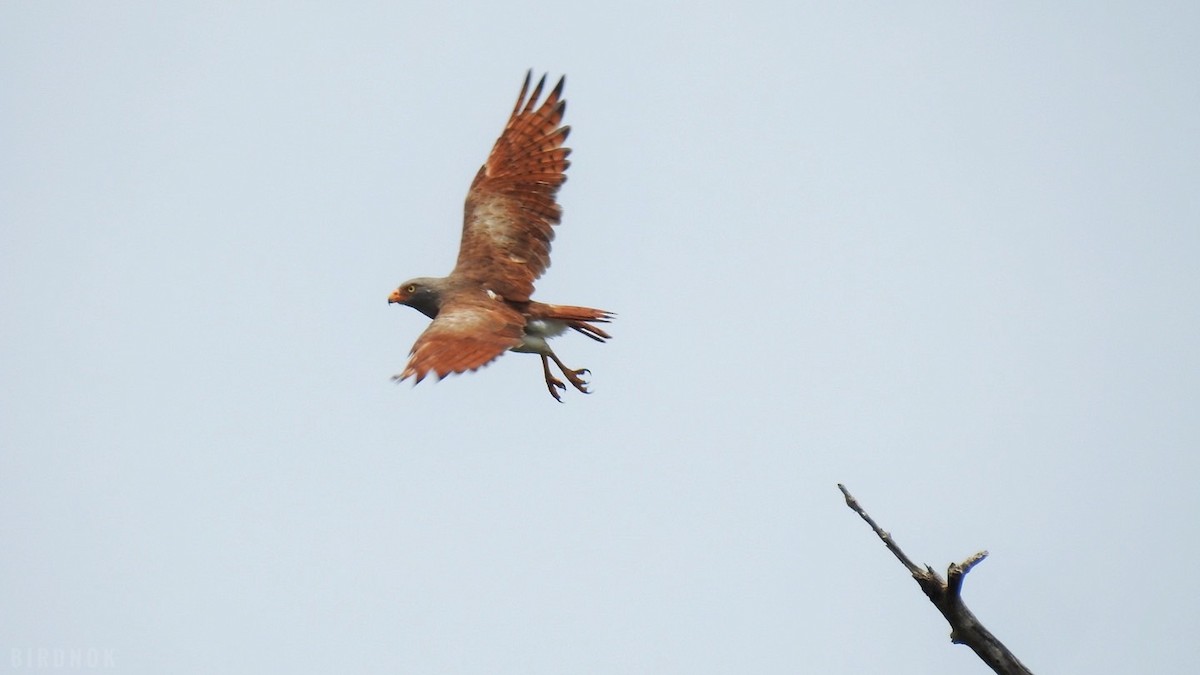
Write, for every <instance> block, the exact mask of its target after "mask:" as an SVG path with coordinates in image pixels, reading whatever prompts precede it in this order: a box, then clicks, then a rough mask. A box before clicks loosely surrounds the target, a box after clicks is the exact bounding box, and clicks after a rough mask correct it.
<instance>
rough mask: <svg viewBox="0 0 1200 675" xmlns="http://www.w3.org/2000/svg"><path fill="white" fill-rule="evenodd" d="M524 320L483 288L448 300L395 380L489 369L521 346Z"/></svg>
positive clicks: (422, 335) (415, 344)
mask: <svg viewBox="0 0 1200 675" xmlns="http://www.w3.org/2000/svg"><path fill="white" fill-rule="evenodd" d="M524 330H525V318H524V317H523V316H521V313H520V312H518V311H517V310H515V309H513V308H512V307H509V306H508V304H507V303H505V302H504V301H502V300H500V299H499V298H493V297H491V296H489V295H487V293H486V292H485V291H483V290H482V289H480V291H479V292H478V293H458V294H456V295H455V297H454V298H452V299H449V300H447V301H446V302H445V303H444V304H443V305H442V308H441V311H439V312H438V315H437V318H436V319H434V320H433V322H432V323H430V324H429V327H428V328H426V329H425V332H424V333H421V336H420V337H418V338H417V341H416V342H415V343H414V344H413V348H412V351H411V352H410V355H409V359H408V365H407V366H405V368H404V372H402V373H400V375H398V376H397V378H396V379H399V380H405V379H408V378H409V377H415V378H416V381H417V382H420V381H421V380H423V379H425V376H426V375H429V374H430V373H433V374H435V375H437V377H438V379H441V378H443V377H446V376H447V375H449V374H450V373H463V372H466V371H468V370H475V369H476V368H480V367H482V366H486V365H487V364H489V363H491V362H492V361H494V360H495V359H496V357H498V356H500V355H501V354H503V353H504V352H505V351H507V350H508V349H509V348H511V347H515V346H517V345H518V344H520V343H521V335H522V334H523V333H524Z"/></svg>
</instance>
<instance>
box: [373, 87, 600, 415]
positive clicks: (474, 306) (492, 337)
mask: <svg viewBox="0 0 1200 675" xmlns="http://www.w3.org/2000/svg"><path fill="white" fill-rule="evenodd" d="M532 74H533V73H532V71H530V72H529V73H527V74H526V75H525V83H524V85H522V87H521V94H520V96H518V97H517V103H516V105H515V106H514V107H513V111H512V115H511V116H510V117H509V119H508V124H506V125H505V127H504V131H503V132H502V133H501V134H500V138H499V139H497V141H496V144H495V146H493V148H492V152H491V154H490V155H488V159H487V162H486V163H485V164H484V165H483V166H482V167H481V168H480V169H479V173H477V174H476V175H475V180H474V181H472V182H471V188H470V190H469V191H468V192H467V201H466V206H465V209H464V214H463V231H462V240H461V241H460V243H459V250H458V261H457V263H456V264H455V266H454V269H453V271H451V272H450V275H449V276H446V277H419V278H416V279H411V280H409V281H406V282H404V283H403V284H401V285H400V287H399V288H397V289H396V290H395V291H393V292H392V294H391V296H390V297H389V298H388V302H389V303H393V302H394V303H400V304H404V305H409V306H410V307H413V308H415V309H417V310H419V311H420V312H421V313H423V314H425V315H426V316H428V317H429V318H431V319H433V321H432V322H431V323H430V324H429V327H428V328H426V329H425V332H423V333H422V334H421V335H420V337H418V338H417V341H416V343H415V344H414V345H413V348H412V351H411V353H410V357H409V360H408V365H407V366H406V367H405V368H404V371H403V372H401V373H400V374H399V375H396V376H394V379H396V380H397V381H401V380H405V379H407V378H409V377H412V378H414V380H415V381H416V382H420V381H421V380H423V379H424V378H425V377H426V376H428V375H429V374H431V373H432V374H434V375H436V376H437V377H438V378H442V377H445V376H447V375H449V374H451V373H462V372H466V371H470V370H475V369H477V368H480V367H482V366H484V365H487V364H488V363H490V362H492V361H493V360H495V359H496V358H497V357H499V356H500V355H501V354H503V353H504V352H505V351H508V350H512V351H517V352H528V353H534V354H538V355H539V356H540V357H541V359H542V371H543V375H544V376H545V380H546V388H547V389H549V391H550V394H551V395H553V396H554V398H556V399H558V400H559V401H561V400H562V397H561V395H560V392H561V391H565V390H566V386H565V385H564V384H563V383H562V381H560V380H559V379H558V378H557V377H555V376H554V375H553V373H552V372H551V371H550V363H549V362H550V361H553V362H554V364H555V365H556V366H557V367H558V369H559V370H560V371H562V374H563V376H564V377H566V379H567V381H568V382H570V383H571V385H572V386H573V387H575V388H576V389H578V390H579V391H581V392H583V393H585V394H586V393H589V392H588V389H587V383H586V382H585V381H584V379H583V376H584V375H585V374H588V371H587V369H585V368H584V369H578V370H572V369H570V368H568V367H567V366H566V365H564V364H563V362H562V361H561V360H559V358H558V356H557V355H555V353H554V351H553V350H551V349H550V346H549V344H548V342H547V340H548V339H550V338H552V337H555V336H557V335H558V334H560V333H562V332H563V331H565V330H566V329H568V328H571V329H573V330H575V331H577V332H579V333H582V334H583V335H586V336H588V337H590V338H592V339H593V340H596V341H597V342H604V341H605V340H607V339H609V337H610V336H609V335H608V333H606V332H604V330H602V329H601V328H599V327H598V326H596V325H594V324H595V323H607V322H608V321H610V320H611V319H612V316H613V315H612V313H610V312H607V311H604V310H600V309H592V308H590V307H575V306H568V305H550V304H546V303H541V302H537V301H534V300H532V299H531V296H532V295H533V286H534V281H536V280H537V279H538V278H539V277H540V276H541V275H542V273H544V272H545V271H546V268H548V267H549V266H550V242H551V240H553V239H554V229H553V228H554V226H555V225H558V224H559V222H560V221H561V220H562V208H561V207H559V205H558V203H557V202H556V201H555V195H556V194H557V193H558V189H559V188H560V187H561V186H562V184H563V183H564V182H566V180H567V176H566V173H565V172H566V170H567V167H568V166H570V162H569V161H568V160H567V156H568V155H570V154H571V150H570V149H569V148H564V147H563V142H565V141H566V139H567V135H568V134H569V133H570V131H571V128H570V127H568V126H559V125H560V124H561V123H562V119H563V114H564V112H565V111H566V107H567V103H566V101H565V100H563V98H562V90H563V85H564V83H565V81H566V78H565V77H564V78H562V79H560V80H559V81H558V84H557V85H556V86H555V87H554V89H553V90H551V91H550V93H549V95H547V96H546V99H545V100H544V101H542V103H541V104H540V105H539V104H538V99H539V98H541V95H542V90H543V88H544V86H545V83H546V78H545V76H542V78H541V80H539V81H538V83H537V86H535V87H534V89H533V92H532V93H530V91H529V85H530V83H531V79H532ZM527 95H528V96H527Z"/></svg>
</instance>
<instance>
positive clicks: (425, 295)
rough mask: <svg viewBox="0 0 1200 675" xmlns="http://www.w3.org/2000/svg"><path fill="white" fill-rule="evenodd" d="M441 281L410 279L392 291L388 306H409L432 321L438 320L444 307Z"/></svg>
mask: <svg viewBox="0 0 1200 675" xmlns="http://www.w3.org/2000/svg"><path fill="white" fill-rule="evenodd" d="M441 281H442V280H441V279H430V278H427V277H421V278H419V279H409V280H408V281H406V282H404V283H402V284H400V286H399V287H398V288H396V290H394V291H392V294H391V295H389V296H388V304H391V303H393V302H396V303H399V304H401V305H408V306H409V307H412V308H413V309H415V310H417V311H418V312H420V313H422V314H424V315H425V316H427V317H429V318H431V319H433V318H436V317H437V315H438V310H440V309H441V307H442V294H441V285H442V284H441Z"/></svg>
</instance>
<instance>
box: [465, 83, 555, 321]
mask: <svg viewBox="0 0 1200 675" xmlns="http://www.w3.org/2000/svg"><path fill="white" fill-rule="evenodd" d="M531 75H532V71H530V73H527V74H526V75H525V84H524V85H523V86H522V87H521V95H520V96H518V97H517V103H516V106H514V107H513V112H512V116H511V117H509V119H508V124H507V125H506V126H505V127H504V132H503V133H501V134H500V138H499V139H498V140H497V141H496V145H495V147H493V148H492V153H491V155H489V156H488V159H487V163H486V164H484V165H483V167H482V168H480V169H479V173H478V174H476V175H475V180H474V182H472V183H471V189H470V191H468V192H467V203H466V209H465V213H464V218H463V234H462V242H461V244H460V245H459V250H458V263H457V264H456V265H455V267H454V271H453V272H452V273H451V276H458V277H461V278H466V279H470V280H472V281H475V282H478V283H479V284H480V285H482V286H483V287H484V288H488V289H491V290H492V291H495V292H496V293H498V294H500V295H501V296H502V297H504V298H505V299H508V300H514V301H518V302H521V301H524V300H528V299H529V296H530V295H531V294H532V293H533V282H534V280H536V279H537V278H538V277H540V276H541V275H542V273H543V272H545V271H546V268H547V267H549V266H550V240H551V239H553V238H554V231H553V229H552V227H553V226H554V225H556V224H558V223H559V221H560V220H561V219H562V209H561V208H560V207H559V205H558V203H557V202H555V201H554V195H555V194H556V193H557V192H558V188H559V187H560V186H561V185H562V184H563V182H565V181H566V180H567V176H566V174H565V173H564V172H565V171H566V170H567V167H568V166H570V162H568V161H567V155H569V154H570V153H571V150H570V149H569V148H564V147H562V144H563V142H564V141H565V140H566V139H567V134H569V133H570V131H571V128H570V127H566V126H559V124H560V123H561V122H562V118H563V113H564V112H565V111H566V107H567V102H566V101H564V100H562V98H561V97H562V89H563V84H564V83H565V81H566V78H565V77H564V78H563V79H560V80H559V81H558V84H557V85H556V86H555V87H554V89H553V91H551V92H550V94H549V95H548V96H547V97H546V100H545V101H543V102H542V104H541V105H540V106H539V105H537V101H538V98H540V97H541V94H542V88H543V87H544V85H545V84H546V77H545V76H544V75H543V76H542V79H541V80H540V81H539V82H538V83H537V86H536V87H534V89H533V93H532V94H530V95H529V97H528V98H526V94H527V93H529V83H530V76H531Z"/></svg>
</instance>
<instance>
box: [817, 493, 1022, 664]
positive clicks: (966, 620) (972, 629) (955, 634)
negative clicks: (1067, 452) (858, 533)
mask: <svg viewBox="0 0 1200 675" xmlns="http://www.w3.org/2000/svg"><path fill="white" fill-rule="evenodd" d="M838 489H839V490H841V491H842V494H843V495H844V496H845V497H846V506H849V507H850V510H852V511H854V512H855V513H857V514H858V515H859V517H861V518H862V519H863V520H865V521H866V522H867V524H868V525H870V526H871V529H872V530H874V531H875V535H876V536H878V537H879V539H880V540H881V541H883V545H884V546H887V548H888V550H889V551H891V552H892V555H894V556H896V558H897V559H898V560H899V561H900V563H901V564H903V565H904V566H905V567H907V568H908V571H909V573H910V574H912V577H913V579H915V580H916V581H917V585H918V586H920V587H921V590H922V591H924V592H925V595H926V596H928V597H929V600H930V601H931V602H932V603H933V604H934V606H935V607H937V608H938V611H940V612H941V613H942V616H944V617H946V621H948V622H950V641H951V642H953V643H955V644H961V645H966V646H968V647H970V648H971V649H972V650H974V651H975V654H976V655H978V656H979V658H981V659H983V662H984V663H986V664H987V665H988V667H990V668H991V669H992V670H994V671H996V672H997V673H1000V675H1032V673H1031V672H1030V671H1029V669H1028V668H1026V667H1025V666H1024V664H1022V663H1021V662H1020V661H1019V660H1018V659H1017V657H1016V656H1014V655H1013V653H1012V652H1010V651H1009V650H1008V648H1007V647H1005V646H1004V644H1003V643H1001V642H1000V641H999V640H997V639H996V636H994V635H992V634H991V632H990V631H988V629H986V628H984V627H983V624H981V623H979V620H978V619H976V618H975V615H974V614H972V613H971V610H969V609H967V606H966V604H964V603H963V601H962V585H963V577H965V576H966V575H967V572H970V571H971V568H973V567H975V566H976V565H978V564H979V563H981V562H983V559H984V558H986V557H987V551H980V552H979V553H976V554H975V555H973V556H971V557H970V558H967V559H966V560H964V561H963V562H961V563H951V564H950V567H949V569H948V570H946V581H942V577H941V576H940V575H939V574H938V573H937V572H934V571H933V568H932V567H930V566H928V565H926V566H925V567H924V568H921V567H918V566H917V564H916V563H914V562H913V561H912V560H910V559H909V557H908V556H907V555H905V554H904V551H902V550H900V547H899V546H898V545H897V544H896V542H895V540H893V539H892V535H891V534H889V533H887V532H884V531H883V529H882V528H880V527H879V525H877V524H876V523H875V521H874V520H873V519H872V518H871V516H869V515H867V512H866V511H864V510H863V508H862V506H860V505H859V503H858V500H856V499H855V498H854V497H853V496H852V495H851V494H850V491H849V490H847V489H846V486H845V485H842V484H841V483H838Z"/></svg>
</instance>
